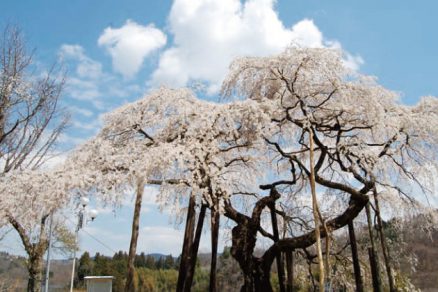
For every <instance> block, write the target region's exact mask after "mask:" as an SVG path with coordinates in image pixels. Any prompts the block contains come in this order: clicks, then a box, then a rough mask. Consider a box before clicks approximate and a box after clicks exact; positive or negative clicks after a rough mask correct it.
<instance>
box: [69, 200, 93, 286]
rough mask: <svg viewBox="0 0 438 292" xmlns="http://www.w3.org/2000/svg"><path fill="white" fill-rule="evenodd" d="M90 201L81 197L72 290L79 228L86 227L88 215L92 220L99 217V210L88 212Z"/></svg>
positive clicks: (73, 272)
mask: <svg viewBox="0 0 438 292" xmlns="http://www.w3.org/2000/svg"><path fill="white" fill-rule="evenodd" d="M89 203H90V199H89V198H87V197H85V196H82V197H81V199H80V209H79V212H78V224H77V226H76V231H75V248H74V250H73V268H72V271H71V281H70V292H72V291H73V281H74V277H75V265H76V245H77V244H78V236H79V230H80V229H82V228H83V227H84V219H85V220H86V219H87V218H86V216H89V218H90V219H91V221H93V220H94V219H96V217H97V210H95V209H92V210H90V211H88V212H86V209H85V208H86V207H87V205H88V204H89Z"/></svg>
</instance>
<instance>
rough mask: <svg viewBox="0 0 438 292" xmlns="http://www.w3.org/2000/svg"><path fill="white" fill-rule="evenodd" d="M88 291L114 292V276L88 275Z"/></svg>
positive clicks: (86, 279) (86, 281)
mask: <svg viewBox="0 0 438 292" xmlns="http://www.w3.org/2000/svg"><path fill="white" fill-rule="evenodd" d="M84 279H85V283H87V292H112V291H113V279H114V277H113V276H86V277H84Z"/></svg>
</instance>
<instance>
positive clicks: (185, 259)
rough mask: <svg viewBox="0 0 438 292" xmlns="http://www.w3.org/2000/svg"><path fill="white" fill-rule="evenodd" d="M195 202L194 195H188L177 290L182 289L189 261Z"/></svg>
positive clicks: (178, 291)
mask: <svg viewBox="0 0 438 292" xmlns="http://www.w3.org/2000/svg"><path fill="white" fill-rule="evenodd" d="M195 203H196V202H195V197H194V196H190V200H189V206H188V210H187V220H186V227H185V231H184V242H183V249H182V253H181V262H180V265H179V272H178V283H177V287H176V291H177V292H180V291H183V289H184V282H185V281H186V279H187V267H188V264H189V263H190V262H191V260H190V257H191V256H192V245H193V233H194V229H195V219H196V218H195V217H196V211H195Z"/></svg>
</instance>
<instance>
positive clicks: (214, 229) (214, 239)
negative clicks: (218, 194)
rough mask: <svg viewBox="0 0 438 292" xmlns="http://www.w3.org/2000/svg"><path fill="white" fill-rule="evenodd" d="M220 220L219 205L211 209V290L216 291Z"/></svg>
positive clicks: (211, 291)
mask: <svg viewBox="0 0 438 292" xmlns="http://www.w3.org/2000/svg"><path fill="white" fill-rule="evenodd" d="M219 220H220V213H219V210H218V209H217V205H215V206H213V208H212V209H211V266H210V289H209V291H210V292H216V288H217V285H216V264H217V246H218V237H219Z"/></svg>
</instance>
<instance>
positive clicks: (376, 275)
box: [365, 203, 382, 292]
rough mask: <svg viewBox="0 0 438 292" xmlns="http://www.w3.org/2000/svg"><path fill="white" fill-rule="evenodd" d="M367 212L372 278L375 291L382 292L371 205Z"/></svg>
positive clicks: (368, 205)
mask: <svg viewBox="0 0 438 292" xmlns="http://www.w3.org/2000/svg"><path fill="white" fill-rule="evenodd" d="M365 211H366V214H367V222H368V233H369V237H370V243H371V247H370V248H368V255H369V258H370V265H371V276H372V280H373V290H374V292H381V291H382V285H381V280H380V269H379V258H378V255H377V252H376V244H375V243H374V236H373V223H372V220H371V211H370V203H368V204H367V205H366V206H365Z"/></svg>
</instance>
